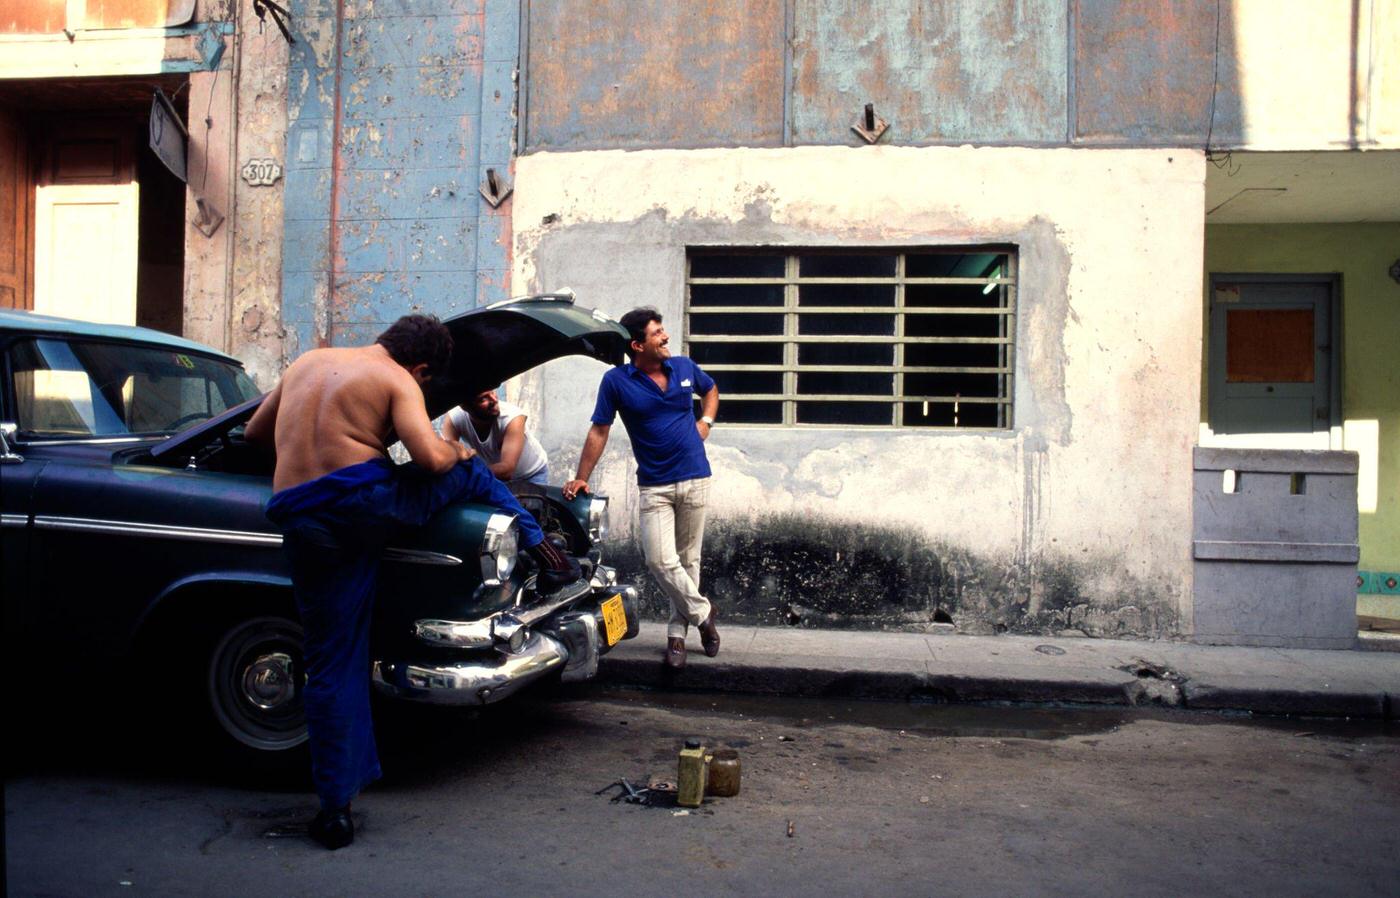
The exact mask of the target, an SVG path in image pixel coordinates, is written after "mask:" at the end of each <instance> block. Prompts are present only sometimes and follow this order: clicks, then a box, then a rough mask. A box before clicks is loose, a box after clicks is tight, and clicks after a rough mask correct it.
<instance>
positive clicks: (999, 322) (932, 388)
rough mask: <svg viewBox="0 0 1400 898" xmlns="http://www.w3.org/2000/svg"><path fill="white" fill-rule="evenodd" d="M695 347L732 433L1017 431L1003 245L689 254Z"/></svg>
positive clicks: (1012, 287) (1010, 274)
mask: <svg viewBox="0 0 1400 898" xmlns="http://www.w3.org/2000/svg"><path fill="white" fill-rule="evenodd" d="M688 262H689V272H688V277H687V303H686V312H687V318H686V341H687V348H688V351H689V353H690V355H691V356H692V357H693V358H694V359H695V360H696V361H697V362H698V363H699V364H700V365H701V366H702V367H703V368H704V369H705V370H706V371H708V372H710V373H711V374H712V375H713V376H714V378H715V380H716V382H717V383H718V384H719V389H720V393H721V394H722V395H723V397H724V418H725V421H726V422H728V423H742V424H781V425H788V426H801V425H819V426H832V425H837V426H870V427H927V428H958V429H979V428H980V429H987V428H1008V427H1010V426H1011V413H1012V406H1011V398H1012V375H1013V372H1014V368H1015V365H1014V362H1013V350H1014V343H1015V340H1014V334H1015V331H1016V327H1015V314H1016V312H1015V308H1016V256H1015V253H1014V251H1013V250H1011V249H1010V248H1006V247H959V248H956V249H953V248H949V249H941V248H938V249H934V248H930V249H917V250H906V251H903V252H891V251H889V250H873V249H872V250H842V251H832V250H803V251H797V252H775V251H739V250H727V251H725V250H720V251H717V250H711V249H705V250H700V249H692V250H691V251H690V253H689V255H688Z"/></svg>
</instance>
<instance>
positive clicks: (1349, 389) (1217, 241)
mask: <svg viewBox="0 0 1400 898" xmlns="http://www.w3.org/2000/svg"><path fill="white" fill-rule="evenodd" d="M1397 259H1400V222H1382V223H1378V224H1284V225H1207V226H1206V248H1205V260H1206V272H1205V273H1206V282H1207V284H1208V283H1209V277H1210V274H1211V273H1212V272H1250V273H1272V274H1287V273H1300V274H1303V273H1306V274H1322V273H1332V272H1337V273H1340V274H1341V276H1342V324H1341V331H1342V419H1343V421H1344V422H1355V423H1354V424H1349V425H1348V426H1347V442H1348V445H1347V448H1358V449H1360V451H1362V453H1363V456H1364V455H1365V454H1366V452H1367V451H1369V450H1368V449H1366V448H1362V447H1360V446H1355V445H1353V441H1355V440H1357V439H1362V438H1363V437H1364V439H1363V442H1364V443H1365V444H1366V445H1367V446H1369V445H1374V447H1375V449H1374V452H1375V456H1376V469H1375V470H1376V491H1375V510H1374V511H1371V510H1369V508H1368V506H1369V505H1370V502H1369V501H1368V500H1367V499H1364V498H1363V500H1362V501H1361V503H1360V504H1361V506H1362V508H1361V564H1360V567H1361V568H1362V569H1363V570H1373V571H1397V570H1400V283H1396V281H1394V280H1393V279H1392V278H1391V277H1390V275H1389V273H1388V271H1389V269H1390V266H1391V265H1393V264H1395V262H1396V260H1397ZM1209 323H1210V322H1209V316H1208V315H1207V321H1206V324H1207V326H1209ZM1203 345H1205V346H1209V345H1210V343H1209V334H1207V335H1206V342H1205V343H1204V344H1203ZM1202 356H1203V358H1202V365H1203V369H1202V377H1201V388H1202V391H1203V392H1204V390H1205V389H1206V388H1207V387H1206V384H1207V378H1206V377H1205V371H1204V365H1205V362H1206V360H1205V358H1204V356H1205V353H1204V352H1203V353H1202ZM1207 401H1208V397H1206V396H1205V395H1202V397H1201V420H1202V421H1205V420H1206V417H1205V416H1206V408H1207ZM1372 421H1375V422H1379V426H1378V428H1376V426H1375V425H1372V424H1370V423H1369V422H1372ZM1372 433H1374V434H1375V436H1374V438H1373V437H1372V436H1371V434H1372ZM1362 464H1363V467H1364V466H1365V464H1366V459H1365V458H1364V457H1363V459H1362Z"/></svg>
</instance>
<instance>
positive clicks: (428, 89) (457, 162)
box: [283, 0, 519, 351]
mask: <svg viewBox="0 0 1400 898" xmlns="http://www.w3.org/2000/svg"><path fill="white" fill-rule="evenodd" d="M292 13H293V19H294V22H295V23H296V25H297V28H298V29H299V33H298V44H297V45H296V46H295V47H294V48H293V50H292V56H291V62H290V71H289V82H288V97H287V104H288V106H287V109H288V118H289V124H288V138H287V153H286V159H287V166H286V168H287V176H286V182H285V194H284V202H285V216H286V217H285V220H286V231H285V235H284V244H283V282H284V285H285V286H286V288H287V289H286V290H285V295H284V299H283V320H284V323H285V324H286V325H287V327H288V330H289V332H291V334H293V335H294V338H295V339H296V341H297V343H298V346H297V347H296V349H297V350H298V351H300V350H305V349H307V348H310V347H311V346H314V345H316V344H317V342H318V341H319V340H320V339H326V338H328V339H329V340H330V342H332V343H334V344H337V345H349V344H354V343H358V342H364V341H366V340H368V339H372V338H373V337H374V335H375V334H377V333H378V332H379V331H380V330H382V329H383V327H384V326H385V325H386V324H387V323H389V322H391V321H393V320H394V319H395V318H396V317H398V316H399V315H401V314H404V313H406V312H419V311H421V312H431V313H434V314H437V315H440V316H444V317H446V316H448V315H452V314H456V313H457V312H461V311H466V310H467V309H470V308H473V307H475V306H478V305H484V304H486V303H490V302H494V301H495V300H497V299H501V298H504V296H505V295H506V294H507V289H508V283H509V272H510V268H511V265H510V255H509V245H510V213H509V201H507V204H506V205H505V206H503V207H502V209H497V210H492V209H490V208H489V207H488V206H487V205H486V204H485V203H484V202H482V200H481V198H480V196H479V194H478V192H477V191H478V186H479V184H480V182H481V179H482V176H483V173H484V165H492V166H495V167H497V168H498V169H499V170H501V171H502V172H503V173H504V172H506V171H507V170H508V168H509V166H510V160H511V156H512V153H513V146H512V138H513V134H514V129H515V119H514V115H515V68H516V56H517V54H518V52H519V50H518V47H519V5H518V3H516V2H514V0H509V2H508V0H427V2H415V3H413V4H412V6H411V7H410V6H409V5H408V4H406V3H395V4H387V3H378V4H371V3H365V2H359V0H345V3H344V18H343V20H342V21H341V22H340V29H341V31H340V36H339V49H338V50H337V36H336V29H337V19H336V16H337V14H338V13H337V4H336V3H335V2H332V0H301V2H299V3H293V4H292ZM337 75H338V76H339V77H338V84H339V95H338V97H337ZM337 117H338V120H339V132H338V133H336V124H335V123H336V120H337Z"/></svg>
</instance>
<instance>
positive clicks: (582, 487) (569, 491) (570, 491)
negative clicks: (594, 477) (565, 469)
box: [564, 478, 589, 501]
mask: <svg viewBox="0 0 1400 898" xmlns="http://www.w3.org/2000/svg"><path fill="white" fill-rule="evenodd" d="M588 492H589V490H588V481H587V480H579V479H578V478H574V479H573V480H570V481H569V482H568V483H566V484H564V498H565V499H568V500H570V501H572V500H573V498H574V496H577V495H578V494H579V493H583V494H584V495H585V496H586V495H588Z"/></svg>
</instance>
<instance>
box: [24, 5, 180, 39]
mask: <svg viewBox="0 0 1400 898" xmlns="http://www.w3.org/2000/svg"><path fill="white" fill-rule="evenodd" d="M194 5H195V0H87V3H86V5H85V6H80V7H79V8H78V9H79V10H80V11H81V17H75V18H74V20H73V21H71V22H70V20H69V18H68V3H67V0H15V2H10V3H3V4H0V34H57V33H58V32H60V31H63V30H64V29H65V28H72V29H74V30H75V31H76V30H77V29H80V28H81V29H86V30H89V31H99V30H102V29H110V28H173V27H175V26H176V25H184V24H185V23H186V22H188V21H189V20H190V19H192V18H194Z"/></svg>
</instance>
